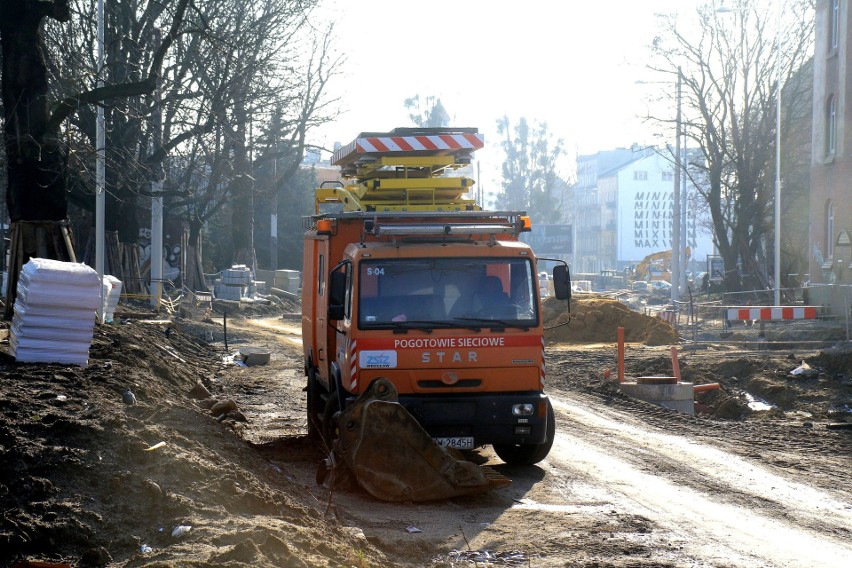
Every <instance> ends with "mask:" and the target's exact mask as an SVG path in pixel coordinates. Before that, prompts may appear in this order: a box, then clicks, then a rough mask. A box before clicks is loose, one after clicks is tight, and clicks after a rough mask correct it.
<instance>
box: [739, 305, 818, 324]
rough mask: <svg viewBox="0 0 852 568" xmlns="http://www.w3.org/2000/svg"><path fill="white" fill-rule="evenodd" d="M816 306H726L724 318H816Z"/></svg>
mask: <svg viewBox="0 0 852 568" xmlns="http://www.w3.org/2000/svg"><path fill="white" fill-rule="evenodd" d="M816 317H817V307H816V306H796V307H793V306H763V307H756V308H726V310H725V319H727V320H729V321H744V320H758V321H781V320H798V319H816Z"/></svg>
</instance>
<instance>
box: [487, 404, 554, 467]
mask: <svg viewBox="0 0 852 568" xmlns="http://www.w3.org/2000/svg"><path fill="white" fill-rule="evenodd" d="M546 428H547V435H546V437H545V439H544V442H542V443H541V444H494V453H496V454H497V456H498V457H499V458H500V459H501V460H503V461H504V462H506V463H507V464H509V465H533V464H536V463H538V462H540V461H541V460H543V459H544V458H546V457H547V454H549V453H550V448H551V447H552V446H553V439H554V438H555V437H556V416H554V414H553V406H551V404H550V401H549V400H548V401H547V422H546Z"/></svg>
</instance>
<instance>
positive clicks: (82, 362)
mask: <svg viewBox="0 0 852 568" xmlns="http://www.w3.org/2000/svg"><path fill="white" fill-rule="evenodd" d="M102 287H103V281H102V280H101V278H99V277H98V273H97V272H95V270H94V269H92V268H91V267H89V266H87V265H85V264H77V263H74V262H61V261H58V260H49V259H45V258H33V259H30V261H29V262H27V263H26V264H25V265H24V266H23V268H21V274H20V277H19V279H18V288H17V293H18V295H17V299H16V300H15V310H14V312H15V313H14V316H13V317H12V328H11V334H10V340H9V343H10V346H11V354H12V355H13V356H14V357H15V359H16V360H17V361H18V362H20V363H62V364H66V365H79V366H81V367H85V366H86V365H87V364H88V362H89V347H90V346H91V344H92V333H93V329H94V326H95V313H96V310H97V309H98V306H99V305H100V303H101V289H102Z"/></svg>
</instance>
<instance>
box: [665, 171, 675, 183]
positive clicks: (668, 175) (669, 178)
mask: <svg viewBox="0 0 852 568" xmlns="http://www.w3.org/2000/svg"><path fill="white" fill-rule="evenodd" d="M663 181H674V172H663Z"/></svg>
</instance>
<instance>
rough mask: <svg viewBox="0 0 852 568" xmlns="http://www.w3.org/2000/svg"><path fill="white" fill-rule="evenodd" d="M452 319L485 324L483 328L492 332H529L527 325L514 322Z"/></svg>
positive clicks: (484, 319)
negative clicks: (519, 330)
mask: <svg viewBox="0 0 852 568" xmlns="http://www.w3.org/2000/svg"><path fill="white" fill-rule="evenodd" d="M453 319H455V320H462V321H475V322H478V323H483V324H485V325H484V326H483V327H489V328H491V329H492V330H494V329H496V328H500V327H503V328H506V327H516V328H518V329H523V330H524V331H529V330H530V326H528V325H523V324H519V323H514V322H510V321H506V320H502V319H489V318H453Z"/></svg>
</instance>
